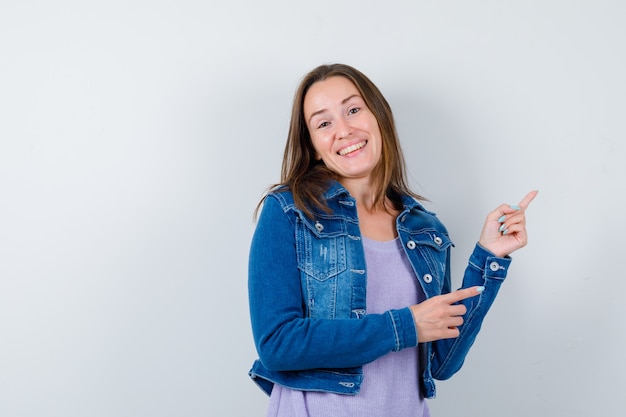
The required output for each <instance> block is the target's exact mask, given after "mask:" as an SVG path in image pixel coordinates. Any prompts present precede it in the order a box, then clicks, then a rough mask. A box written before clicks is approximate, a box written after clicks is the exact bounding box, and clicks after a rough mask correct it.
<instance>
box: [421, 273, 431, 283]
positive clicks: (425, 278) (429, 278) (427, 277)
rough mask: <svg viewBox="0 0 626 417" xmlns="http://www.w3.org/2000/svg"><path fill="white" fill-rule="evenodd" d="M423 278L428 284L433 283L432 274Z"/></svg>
mask: <svg viewBox="0 0 626 417" xmlns="http://www.w3.org/2000/svg"><path fill="white" fill-rule="evenodd" d="M423 278H424V282H425V283H426V284H430V283H431V282H433V276H432V275H430V274H425V275H424V277H423Z"/></svg>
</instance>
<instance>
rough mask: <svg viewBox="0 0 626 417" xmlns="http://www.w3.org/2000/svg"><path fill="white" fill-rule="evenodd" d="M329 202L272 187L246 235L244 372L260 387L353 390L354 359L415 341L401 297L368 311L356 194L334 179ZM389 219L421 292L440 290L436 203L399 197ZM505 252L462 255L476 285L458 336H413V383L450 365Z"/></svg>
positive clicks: (495, 281) (443, 237) (357, 374)
mask: <svg viewBox="0 0 626 417" xmlns="http://www.w3.org/2000/svg"><path fill="white" fill-rule="evenodd" d="M324 197H325V198H326V201H327V203H328V206H329V207H330V209H331V210H330V212H329V213H325V212H323V211H314V215H315V216H314V219H310V218H308V217H307V216H306V215H305V214H304V213H303V212H302V211H301V210H300V209H298V208H297V207H295V205H294V202H293V198H292V195H291V193H290V192H289V191H285V190H275V191H274V192H272V193H270V194H269V195H268V196H267V197H266V199H265V201H264V204H263V209H262V212H261V215H260V217H259V221H258V224H257V228H256V231H255V233H254V237H253V239H252V245H251V249H250V259H249V276H248V289H249V301H250V316H251V321H252V330H253V335H254V341H255V345H256V349H257V352H258V354H259V358H260V359H258V360H256V361H255V362H254V364H253V366H252V369H251V370H250V373H249V374H250V376H251V377H252V378H253V380H254V381H255V382H256V383H257V384H258V385H259V386H260V387H261V388H262V389H263V390H264V391H265V392H266V393H267V394H270V393H271V390H272V387H273V384H275V383H276V384H280V385H283V386H286V387H289V388H291V389H297V390H307V391H326V392H333V393H339V394H357V393H358V392H359V389H360V387H361V383H362V382H363V373H362V365H364V364H366V363H369V362H371V361H373V360H375V359H377V358H379V357H380V356H382V355H385V354H387V353H389V352H392V351H399V350H401V349H404V348H409V347H416V346H418V337H417V329H416V326H415V322H414V321H413V316H412V314H411V311H410V309H409V307H408V306H407V307H405V308H402V309H398V310H390V311H387V312H385V313H383V314H367V303H366V294H365V289H366V280H367V271H366V268H365V255H364V250H363V244H362V241H361V233H360V230H359V221H358V217H357V210H356V201H355V200H354V198H352V197H351V196H350V194H349V193H348V191H347V190H346V189H345V188H343V187H342V186H341V185H340V184H339V183H336V182H335V183H333V184H332V185H331V186H330V187H329V189H328V190H327V191H326V193H325V196H324ZM403 207H404V209H403V211H402V212H401V213H400V214H399V215H398V217H397V219H396V229H397V232H398V236H399V238H400V239H401V241H402V246H403V248H404V251H405V253H406V255H407V257H408V259H409V261H410V263H411V266H412V267H413V271H414V272H415V278H416V281H417V282H418V283H419V285H420V286H421V288H422V290H423V291H424V294H425V296H426V298H430V297H433V296H436V295H439V294H444V293H448V292H450V290H451V283H450V256H449V255H450V248H451V247H452V246H453V244H452V241H451V240H450V238H449V236H448V232H447V230H446V228H445V227H444V226H443V224H442V223H441V222H440V221H439V220H438V219H437V217H436V216H435V215H434V213H431V212H429V211H427V210H426V209H424V207H423V206H422V205H421V204H419V203H418V202H417V201H415V200H414V199H413V198H410V197H404V198H403ZM510 262H511V259H510V258H509V257H506V258H500V257H496V256H494V255H493V254H491V253H490V252H488V251H487V250H485V249H484V248H482V247H481V246H480V245H476V247H475V249H474V251H473V253H472V254H471V256H470V259H469V263H468V266H467V268H466V270H465V275H464V277H463V284H462V287H463V288H467V287H471V286H475V285H482V286H484V287H485V290H484V291H483V292H482V293H481V294H480V295H478V296H475V297H471V298H469V299H466V300H463V301H462V302H463V303H464V304H465V305H466V307H467V313H466V314H465V316H464V317H463V319H464V324H463V325H462V326H460V327H459V330H460V336H459V337H457V338H454V339H444V340H438V341H435V342H428V343H421V344H419V352H420V368H421V369H419V370H418V369H416V370H415V371H416V372H419V373H420V386H421V388H422V391H423V395H424V397H426V398H431V397H434V396H435V383H434V379H440V380H443V379H447V378H450V377H451V376H452V375H453V374H454V373H456V372H457V371H458V370H459V369H460V368H461V365H462V364H463V361H464V359H465V356H466V355H467V352H468V351H469V349H470V347H471V345H472V344H473V343H474V340H475V338H476V335H477V334H478V331H479V330H480V326H481V324H482V321H483V318H484V317H485V314H486V313H487V311H488V310H489V308H490V306H491V304H492V303H493V301H494V299H495V296H496V294H497V292H498V290H499V288H500V285H501V284H502V282H503V280H504V278H505V277H506V274H507V270H508V267H509V264H510Z"/></svg>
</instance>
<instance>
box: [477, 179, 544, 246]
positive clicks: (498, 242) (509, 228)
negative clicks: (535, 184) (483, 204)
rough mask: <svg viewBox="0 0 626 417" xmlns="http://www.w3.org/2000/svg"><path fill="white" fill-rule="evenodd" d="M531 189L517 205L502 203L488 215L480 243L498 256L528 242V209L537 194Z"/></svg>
mask: <svg viewBox="0 0 626 417" xmlns="http://www.w3.org/2000/svg"><path fill="white" fill-rule="evenodd" d="M537 193H538V191H531V192H529V193H528V194H526V197H524V199H523V200H522V201H520V203H519V204H518V205H517V206H510V205H508V204H502V205H501V206H500V207H498V208H497V209H495V210H494V211H492V212H491V213H489V214H488V215H487V219H486V220H485V224H484V226H483V230H482V232H481V234H480V239H479V240H478V243H479V244H480V245H481V246H482V247H484V248H485V249H487V250H488V251H490V252H491V253H493V254H494V255H496V256H498V257H505V256H507V255H510V254H511V253H513V252H515V251H516V250H517V249H519V248H523V247H524V246H526V244H527V243H528V234H527V233H526V214H525V212H526V209H527V208H528V205H529V204H530V202H531V201H533V199H534V198H535V197H536V196H537Z"/></svg>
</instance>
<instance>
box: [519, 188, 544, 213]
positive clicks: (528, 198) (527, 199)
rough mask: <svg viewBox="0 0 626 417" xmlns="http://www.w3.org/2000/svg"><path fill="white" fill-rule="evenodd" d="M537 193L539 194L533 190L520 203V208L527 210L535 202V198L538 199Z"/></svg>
mask: <svg viewBox="0 0 626 417" xmlns="http://www.w3.org/2000/svg"><path fill="white" fill-rule="evenodd" d="M537 193H539V191H537V190H533V191H531V192H529V193H528V194H526V197H524V198H523V199H522V201H520V203H519V206H520V207H521V208H523V209H526V208H527V207H528V205H529V204H530V202H531V201H533V200H534V199H535V197H537Z"/></svg>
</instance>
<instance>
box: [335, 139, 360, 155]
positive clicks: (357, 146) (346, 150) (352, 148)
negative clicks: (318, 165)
mask: <svg viewBox="0 0 626 417" xmlns="http://www.w3.org/2000/svg"><path fill="white" fill-rule="evenodd" d="M365 143H366V142H365V141H363V142H361V143H356V144H354V145H351V146H348V147H347V148H343V149H342V150H340V151H339V152H338V154H339V155H342V156H343V155H347V154H349V153H351V152H354V151H356V150H359V149H361V148H362V147H364V146H365Z"/></svg>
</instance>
